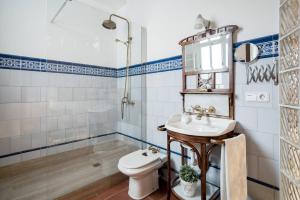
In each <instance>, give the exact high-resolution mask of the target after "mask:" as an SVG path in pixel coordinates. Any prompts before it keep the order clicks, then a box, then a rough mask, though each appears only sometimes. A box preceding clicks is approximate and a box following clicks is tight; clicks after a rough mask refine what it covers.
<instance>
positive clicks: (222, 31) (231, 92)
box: [179, 25, 238, 119]
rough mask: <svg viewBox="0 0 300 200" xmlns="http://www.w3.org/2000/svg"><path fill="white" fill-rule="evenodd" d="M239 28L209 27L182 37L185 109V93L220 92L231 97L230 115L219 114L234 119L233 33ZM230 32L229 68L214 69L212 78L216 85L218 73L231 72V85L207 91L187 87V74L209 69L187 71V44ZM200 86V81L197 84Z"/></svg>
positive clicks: (231, 26)
mask: <svg viewBox="0 0 300 200" xmlns="http://www.w3.org/2000/svg"><path fill="white" fill-rule="evenodd" d="M236 30H238V26H236V25H227V26H223V27H220V28H217V29H208V30H206V31H203V32H200V33H197V34H195V35H192V36H189V37H187V38H184V39H182V40H181V41H180V42H179V45H181V46H182V91H181V92H180V93H181V95H182V96H183V111H184V110H185V109H184V105H185V104H184V99H185V98H184V97H185V94H219V95H227V96H228V99H229V101H228V102H229V117H228V116H219V117H225V118H230V119H234V68H233V33H234V32H235V31H236ZM225 34H229V39H228V40H229V44H228V69H226V70H224V69H221V70H212V71H211V72H209V73H211V74H212V78H213V85H215V79H214V77H215V75H216V73H222V72H226V73H228V74H229V87H228V89H216V88H212V89H211V90H209V91H207V92H203V91H200V90H199V89H187V88H186V81H187V76H192V75H197V77H198V76H200V75H201V74H207V73H208V72H207V71H193V72H186V71H185V69H186V65H185V48H184V47H185V46H186V45H189V44H193V43H197V42H200V41H201V40H203V39H205V38H209V37H211V36H217V35H225ZM196 85H197V86H198V81H197V84H196Z"/></svg>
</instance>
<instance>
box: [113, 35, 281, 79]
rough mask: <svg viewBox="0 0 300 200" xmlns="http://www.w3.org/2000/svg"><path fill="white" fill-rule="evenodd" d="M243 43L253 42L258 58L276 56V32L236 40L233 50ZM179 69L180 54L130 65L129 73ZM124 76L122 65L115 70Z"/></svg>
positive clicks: (132, 74)
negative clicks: (239, 40)
mask: <svg viewBox="0 0 300 200" xmlns="http://www.w3.org/2000/svg"><path fill="white" fill-rule="evenodd" d="M244 43H253V44H256V45H257V46H258V48H259V51H260V54H259V56H258V59H262V58H270V57H277V56H278V34H275V35H269V36H265V37H260V38H255V39H251V40H246V41H242V42H237V43H235V44H233V50H235V48H237V47H238V46H240V45H241V44H244ZM180 69H182V56H181V55H179V56H174V57H170V58H165V59H161V60H156V61H151V62H147V63H144V64H143V65H134V66H130V69H129V75H130V76H135V75H142V74H150V73H157V72H165V71H172V70H180ZM124 76H125V68H124V67H123V68H119V69H118V72H117V77H124Z"/></svg>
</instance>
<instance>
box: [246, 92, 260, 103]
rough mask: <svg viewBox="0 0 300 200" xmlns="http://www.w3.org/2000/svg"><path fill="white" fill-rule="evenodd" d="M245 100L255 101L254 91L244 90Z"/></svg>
mask: <svg viewBox="0 0 300 200" xmlns="http://www.w3.org/2000/svg"><path fill="white" fill-rule="evenodd" d="M245 100H246V101H257V94H256V93H255V92H246V94H245Z"/></svg>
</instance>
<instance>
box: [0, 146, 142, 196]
mask: <svg viewBox="0 0 300 200" xmlns="http://www.w3.org/2000/svg"><path fill="white" fill-rule="evenodd" d="M136 149H137V147H135V146H133V145H130V144H128V143H127V142H124V141H120V140H113V141H109V142H106V143H102V144H97V145H95V146H90V147H85V148H81V149H77V150H72V151H68V152H64V153H60V154H56V155H51V156H47V157H44V158H38V159H34V160H29V161H24V162H22V163H17V164H13V165H10V166H6V167H1V168H0V199H1V200H17V199H18V200H19V199H20V200H21V199H22V200H23V199H28V200H29V199H30V200H35V199H36V200H43V199H55V198H58V197H61V196H63V195H66V194H68V193H71V192H73V191H76V190H78V189H80V188H82V187H84V186H86V185H88V184H91V183H94V182H96V181H97V180H99V179H102V178H105V177H107V176H110V175H112V174H115V173H117V172H118V168H117V163H118V160H119V158H120V157H122V156H123V155H125V154H128V153H129V152H132V151H135V150H136Z"/></svg>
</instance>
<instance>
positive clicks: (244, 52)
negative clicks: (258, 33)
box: [234, 43, 259, 63]
mask: <svg viewBox="0 0 300 200" xmlns="http://www.w3.org/2000/svg"><path fill="white" fill-rule="evenodd" d="M258 54H259V49H258V47H257V46H256V45H255V44H252V43H244V44H242V45H240V46H238V47H237V48H236V50H235V53H234V58H235V60H236V61H238V62H242V63H250V62H253V61H254V60H255V59H256V58H257V57H258Z"/></svg>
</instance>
